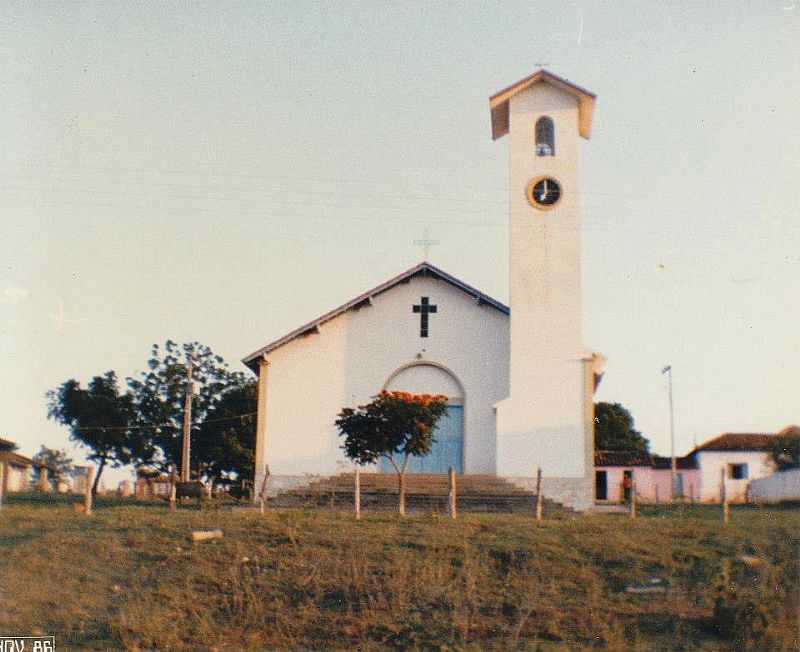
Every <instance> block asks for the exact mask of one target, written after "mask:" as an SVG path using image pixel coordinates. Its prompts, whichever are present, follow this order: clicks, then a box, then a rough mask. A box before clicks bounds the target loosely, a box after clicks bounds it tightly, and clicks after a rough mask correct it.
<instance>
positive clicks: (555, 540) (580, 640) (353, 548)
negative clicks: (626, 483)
mask: <svg viewBox="0 0 800 652" xmlns="http://www.w3.org/2000/svg"><path fill="white" fill-rule="evenodd" d="M11 500H12V502H11V503H10V504H5V505H4V506H3V508H2V509H1V510H0V578H2V582H1V583H0V607H1V608H0V634H13V635H31V634H39V635H41V634H54V635H55V636H56V649H60V650H63V649H91V650H105V649H114V650H116V649H128V650H152V649H157V650H219V651H222V650H384V649H419V650H476V651H477V650H531V651H533V650H539V651H541V652H551V651H556V650H558V651H560V650H596V649H597V650H670V651H674V650H687V651H689V650H707V651H719V652H722V651H723V650H724V651H728V650H747V649H750V650H778V651H779V650H797V649H798V639H797V636H798V622H797V613H798V595H797V587H798V586H800V578H799V577H798V549H799V546H800V512H799V511H797V510H777V509H765V508H735V509H734V510H733V512H732V518H731V523H730V524H729V525H728V526H725V527H723V526H722V524H721V523H720V518H719V516H720V515H719V509H718V508H707V507H695V508H689V507H686V508H676V509H675V510H674V511H667V510H665V509H663V508H662V509H660V510H657V509H653V508H646V507H645V508H643V509H642V514H643V516H642V518H639V519H637V520H636V521H631V520H630V519H628V518H627V517H626V516H624V515H614V516H586V517H580V518H563V519H553V520H546V521H544V522H543V523H542V524H540V525H537V524H536V522H535V521H534V520H533V519H531V518H529V517H526V516H519V515H475V514H470V515H465V516H464V517H463V518H460V519H459V520H458V521H455V522H453V521H450V520H449V519H447V518H446V517H443V516H440V515H433V514H427V515H415V516H410V517H406V518H405V519H401V518H400V517H398V516H397V515H394V514H386V513H382V514H365V515H364V518H363V520H361V521H359V522H356V521H354V520H353V518H352V516H351V515H350V514H346V513H327V512H322V511H314V512H303V511H296V510H287V511H282V512H271V513H268V514H267V515H266V516H260V515H259V514H258V513H257V512H254V513H241V512H230V511H195V510H190V509H181V510H179V511H178V512H177V513H169V512H167V510H166V509H165V508H164V507H163V506H159V505H155V506H137V505H135V504H134V503H131V502H122V501H117V502H106V503H102V502H101V503H100V504H99V505H98V507H97V509H96V511H95V513H94V514H93V515H92V516H91V517H89V518H87V517H86V516H84V515H82V514H79V513H76V512H75V511H74V510H73V509H72V507H71V506H70V505H64V504H62V505H52V504H49V503H46V502H39V503H37V502H34V501H27V500H25V499H24V498H22V497H17V498H15V497H13V496H12V497H11ZM200 528H220V529H222V530H223V531H224V538H223V539H220V540H217V541H216V542H213V543H212V542H205V543H199V544H195V545H192V544H191V543H189V542H188V539H187V536H188V535H189V533H190V532H191V531H192V530H194V529H200ZM742 555H744V557H743V558H742ZM742 559H744V560H745V561H744V562H743V561H742ZM745 562H746V563H745Z"/></svg>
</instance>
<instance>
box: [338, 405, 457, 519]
mask: <svg viewBox="0 0 800 652" xmlns="http://www.w3.org/2000/svg"><path fill="white" fill-rule="evenodd" d="M446 410H447V397H446V396H441V395H435V396H432V395H430V394H408V393H406V392H385V391H384V392H381V393H380V394H378V395H377V396H374V397H373V398H372V401H371V402H370V403H367V404H366V405H359V406H358V407H357V408H355V409H354V408H344V409H343V410H342V411H341V412H340V413H339V415H338V419H337V420H336V427H337V428H338V429H339V433H340V435H342V436H344V437H345V441H344V444H343V445H342V449H343V450H344V452H345V454H346V455H347V457H348V458H350V459H351V460H353V461H354V462H356V463H357V464H373V463H375V462H377V461H378V459H379V458H382V457H383V458H385V459H387V460H389V462H390V463H391V465H392V466H393V467H394V469H395V471H396V472H397V477H398V487H399V494H400V513H401V514H405V507H406V503H405V499H406V494H405V476H406V469H407V468H408V460H409V458H410V457H411V456H412V455H414V456H417V457H423V456H425V455H427V454H428V453H430V451H431V447H432V446H433V443H434V441H435V439H434V436H433V431H434V429H435V428H436V423H437V422H438V421H439V418H440V417H441V416H442V415H443V414H444V413H445V411H446Z"/></svg>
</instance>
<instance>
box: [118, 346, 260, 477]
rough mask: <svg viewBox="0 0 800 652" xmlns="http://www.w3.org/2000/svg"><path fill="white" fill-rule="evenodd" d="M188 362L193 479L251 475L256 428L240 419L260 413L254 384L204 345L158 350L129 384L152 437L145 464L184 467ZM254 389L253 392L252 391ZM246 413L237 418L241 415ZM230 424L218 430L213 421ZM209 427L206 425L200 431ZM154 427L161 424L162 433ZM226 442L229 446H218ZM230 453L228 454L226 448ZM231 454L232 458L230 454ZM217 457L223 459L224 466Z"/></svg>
mask: <svg viewBox="0 0 800 652" xmlns="http://www.w3.org/2000/svg"><path fill="white" fill-rule="evenodd" d="M189 357H191V358H192V361H193V362H192V366H193V372H192V378H193V383H194V387H195V393H194V397H193V400H192V423H193V424H195V425H192V428H191V433H192V446H191V460H190V468H191V470H192V472H193V473H192V475H193V476H194V477H216V478H220V477H222V475H223V474H224V473H237V474H239V475H243V474H248V473H252V464H250V466H248V464H249V462H248V461H247V459H246V458H247V455H246V454H243V453H242V449H250V450H253V449H254V448H255V446H254V443H253V440H254V438H255V434H254V425H253V424H252V423H251V422H245V421H243V420H241V419H230V417H233V416H237V415H238V414H246V413H252V412H255V410H256V403H255V392H254V391H253V389H252V388H253V386H254V382H253V381H252V380H251V379H249V378H248V377H246V376H245V375H244V373H242V372H239V371H231V370H230V369H229V368H228V364H227V363H226V362H225V361H224V360H223V359H222V358H221V357H220V356H218V355H215V354H214V352H213V351H212V350H211V349H210V348H209V347H207V346H205V345H203V344H200V343H199V342H190V343H187V344H182V345H179V344H177V343H176V342H174V341H172V340H167V342H166V343H165V344H164V346H163V347H160V346H159V345H158V344H154V345H153V347H152V351H151V356H150V359H149V360H148V363H147V371H144V372H142V373H141V374H140V375H139V377H138V378H128V387H129V388H130V393H131V396H132V401H133V408H134V413H135V422H136V424H137V425H139V426H141V428H142V430H143V431H144V432H146V433H147V437H146V440H145V445H144V447H143V454H142V456H141V459H140V460H139V461H140V463H141V464H147V465H152V466H155V467H156V468H159V469H161V470H162V471H166V470H167V469H168V468H169V466H170V465H172V464H174V465H176V466H179V465H180V461H181V449H182V443H183V413H184V401H185V397H186V377H187V365H188V359H189ZM248 388H250V389H248ZM239 409H241V410H243V412H237V414H236V415H235V414H233V412H234V411H236V410H239ZM221 418H228V420H226V421H224V422H222V421H217V422H216V424H211V423H209V422H210V420H211V419H221ZM204 422H205V423H206V425H198V424H203V423H204ZM153 424H158V427H157V428H154V427H153ZM217 436H219V437H222V438H223V440H224V441H225V442H226V444H220V442H214V441H213V440H214V437H217ZM225 445H227V446H229V447H230V448H231V451H228V450H225V451H223V450H222V448H221V446H222V447H224V446H225ZM229 453H230V454H229ZM218 456H221V457H224V458H225V462H224V463H223V462H220V460H219V459H218Z"/></svg>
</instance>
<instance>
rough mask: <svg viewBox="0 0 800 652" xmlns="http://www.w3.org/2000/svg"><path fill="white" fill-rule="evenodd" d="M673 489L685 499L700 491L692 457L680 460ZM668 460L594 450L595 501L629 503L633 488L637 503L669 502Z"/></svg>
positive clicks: (691, 497) (669, 464) (696, 469)
mask: <svg viewBox="0 0 800 652" xmlns="http://www.w3.org/2000/svg"><path fill="white" fill-rule="evenodd" d="M676 462H677V475H676V482H675V484H676V488H677V492H678V493H679V494H680V495H681V496H682V497H683V498H686V499H692V500H693V499H696V498H697V497H698V495H699V492H700V473H699V471H698V468H697V462H696V460H695V459H694V458H693V457H689V456H687V457H679V458H677V459H676ZM671 464H672V462H671V459H670V458H669V457H661V456H659V455H650V454H648V453H636V452H631V451H597V452H596V453H595V455H594V476H595V484H594V486H595V494H594V497H595V502H596V503H599V504H604V503H621V502H627V501H628V500H630V492H631V489H632V488H633V486H634V485H635V487H636V498H637V500H639V501H641V502H645V503H659V502H669V499H670V490H669V487H670V477H671V475H672V474H671Z"/></svg>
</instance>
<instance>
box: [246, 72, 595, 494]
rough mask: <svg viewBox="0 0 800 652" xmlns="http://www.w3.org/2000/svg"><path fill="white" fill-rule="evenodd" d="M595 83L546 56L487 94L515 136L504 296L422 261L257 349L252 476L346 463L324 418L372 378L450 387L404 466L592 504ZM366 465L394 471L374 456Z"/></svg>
mask: <svg viewBox="0 0 800 652" xmlns="http://www.w3.org/2000/svg"><path fill="white" fill-rule="evenodd" d="M594 100H595V97H594V95H593V94H591V93H589V92H588V91H585V90H584V89H582V88H580V87H578V86H576V85H574V84H572V83H570V82H567V81H566V80H564V79H561V78H560V77H557V76H555V75H553V74H552V73H549V72H547V71H544V70H540V71H538V72H536V73H534V74H533V75H531V76H530V77H528V78H526V79H524V80H521V81H520V82H517V83H516V84H514V85H512V86H509V87H508V88H506V89H504V90H502V91H500V92H499V93H497V94H495V95H493V96H492V97H491V98H490V110H491V121H492V136H493V138H494V139H498V138H501V137H503V136H506V135H508V137H509V188H510V196H509V212H510V215H509V246H510V256H509V284H510V285H509V289H510V292H509V294H510V303H511V309H509V307H507V306H505V305H503V304H502V303H500V302H498V301H496V300H495V299H493V298H491V297H489V296H487V295H485V294H483V293H482V292H480V291H479V290H477V289H475V288H473V287H471V286H469V285H467V284H466V283H464V282H462V281H461V280H459V279H457V278H455V277H453V276H451V275H449V274H448V273H446V272H445V271H444V270H441V269H438V268H437V267H435V266H433V265H431V264H430V263H427V262H423V263H420V264H419V265H416V266H415V267H413V268H411V269H409V270H407V271H406V272H404V273H403V274H400V275H399V276H397V277H395V278H393V279H390V280H388V281H386V282H384V283H382V284H380V285H378V286H376V287H375V288H373V289H372V290H369V291H367V292H365V293H364V294H362V295H360V296H358V297H356V298H354V299H353V300H351V301H349V302H347V303H346V304H344V305H342V306H340V307H339V308H336V309H335V310H332V311H331V312H329V313H326V314H324V315H322V316H321V317H320V318H318V319H316V320H314V321H313V322H310V323H308V324H305V325H303V326H301V327H300V328H298V329H296V330H295V331H292V332H291V333H289V334H287V335H286V336H284V337H282V338H280V339H278V340H276V341H274V342H272V343H270V344H267V345H266V346H264V347H262V348H260V349H259V350H257V351H255V352H253V353H252V354H250V355H249V356H247V357H246V358H244V360H243V362H244V363H245V364H246V365H247V366H248V367H249V368H250V369H252V370H253V371H254V372H255V373H256V374H257V375H258V382H259V384H258V387H259V391H258V418H257V443H256V478H255V483H256V486H257V487H260V486H261V482H262V478H263V474H264V469H265V468H266V465H268V466H269V469H270V477H269V487H268V491H269V493H276V492H278V491H280V490H282V489H286V488H291V487H292V486H296V485H299V484H302V483H304V482H307V481H308V478H309V476H312V475H314V476H317V475H333V474H336V473H340V472H344V471H349V470H351V469H352V468H353V467H352V465H351V463H350V462H349V461H348V460H347V459H346V458H345V457H344V453H343V451H342V450H341V448H340V446H341V437H339V435H338V433H337V431H336V427H335V425H334V421H335V419H336V415H337V414H338V412H339V411H340V410H341V409H342V408H343V407H345V406H350V407H352V406H355V405H359V404H362V403H365V402H368V401H369V400H370V397H372V396H373V395H375V394H377V393H378V392H380V391H381V390H384V389H385V390H390V391H391V390H402V391H407V392H412V393H429V394H433V393H435V394H444V395H446V396H447V397H448V412H447V415H446V416H445V417H443V418H442V420H441V422H440V425H439V426H438V427H437V431H436V433H435V439H436V443H435V444H434V448H433V450H432V452H431V454H430V455H429V456H427V457H426V458H422V459H419V460H414V462H413V464H412V466H411V468H410V470H411V472H420V473H445V472H447V469H448V468H449V467H450V466H452V467H454V468H455V469H456V471H457V472H458V473H465V474H491V475H499V476H503V477H506V478H508V479H509V480H511V481H513V482H515V483H517V484H519V485H521V486H526V487H532V486H533V483H534V482H535V476H536V470H537V468H541V469H542V474H543V489H544V492H545V494H546V495H547V496H548V497H550V498H554V499H556V500H560V501H562V502H564V503H566V504H569V505H571V506H573V507H576V508H578V509H585V508H588V507H589V506H590V505H591V504H592V502H593V463H594V462H593V460H594V437H593V425H594V407H593V406H594V403H593V393H594V389H595V386H596V383H597V382H598V380H599V377H600V376H601V374H602V371H603V369H602V367H603V362H604V361H603V358H602V356H599V355H597V354H593V353H590V352H587V351H586V350H585V349H584V348H583V344H582V339H581V310H582V308H581V304H582V302H581V277H580V274H581V271H580V257H581V236H580V231H581V221H580V207H579V204H578V197H579V196H578V193H577V188H578V159H579V141H580V138H581V137H583V138H587V139H588V137H589V134H590V131H591V120H592V111H593V107H594ZM369 470H374V471H379V472H380V471H388V469H386V468H384V467H383V466H382V465H380V464H379V465H375V468H374V469H369Z"/></svg>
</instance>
